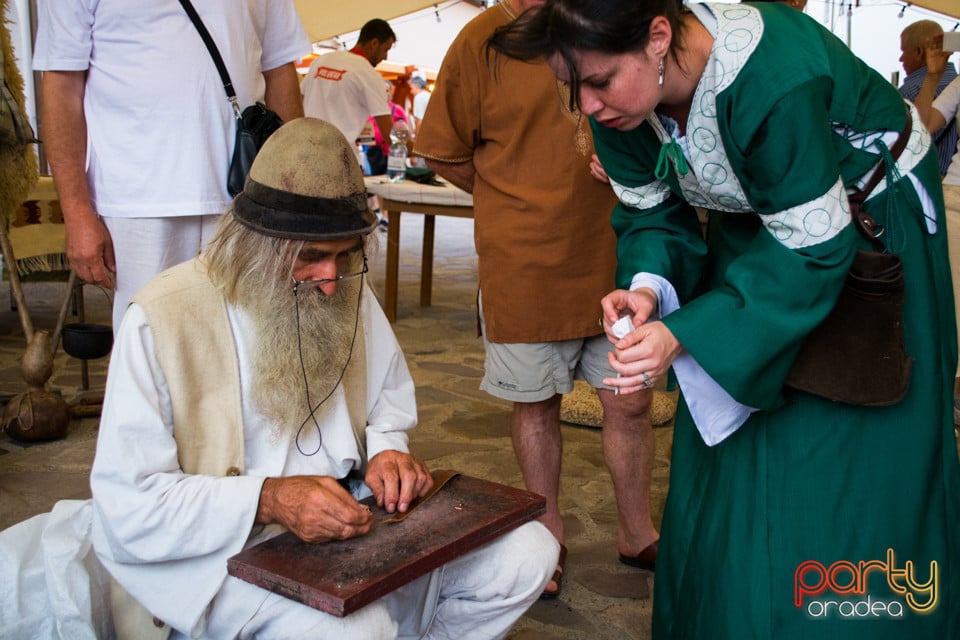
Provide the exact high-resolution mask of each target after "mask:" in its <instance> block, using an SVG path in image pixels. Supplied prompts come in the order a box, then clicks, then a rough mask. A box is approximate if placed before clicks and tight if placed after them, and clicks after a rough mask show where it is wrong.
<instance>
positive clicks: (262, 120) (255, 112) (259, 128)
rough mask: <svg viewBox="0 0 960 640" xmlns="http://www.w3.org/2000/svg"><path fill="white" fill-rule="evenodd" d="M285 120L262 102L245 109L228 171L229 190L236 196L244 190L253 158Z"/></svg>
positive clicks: (238, 124)
mask: <svg viewBox="0 0 960 640" xmlns="http://www.w3.org/2000/svg"><path fill="white" fill-rule="evenodd" d="M282 124H283V120H281V119H280V116H278V115H277V114H276V113H275V112H273V111H271V110H270V109H267V107H266V106H265V105H264V104H263V103H262V102H257V103H256V104H252V105H250V106H249V107H247V108H246V109H244V110H243V113H242V114H240V118H239V119H238V120H237V135H236V140H235V143H234V146H233V158H232V159H231V161H230V169H229V171H228V172H227V191H228V192H230V195H231V196H235V195H237V194H238V193H240V192H241V191H243V183H244V182H246V180H247V174H248V173H250V167H251V165H253V159H254V158H256V157H257V153H259V151H260V147H262V146H263V143H264V142H266V141H267V138H269V137H270V134H271V133H273V132H274V131H276V130H277V129H279V128H280V125H282Z"/></svg>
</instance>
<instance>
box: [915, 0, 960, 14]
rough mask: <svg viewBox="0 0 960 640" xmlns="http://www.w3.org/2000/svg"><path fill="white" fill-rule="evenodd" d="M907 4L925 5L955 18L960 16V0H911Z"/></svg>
mask: <svg viewBox="0 0 960 640" xmlns="http://www.w3.org/2000/svg"><path fill="white" fill-rule="evenodd" d="M907 4H912V5H914V6H916V7H923V8H924V9H929V10H930V11H936V12H937V13H942V14H944V15H946V16H951V17H953V18H960V0H910V2H908V3H907Z"/></svg>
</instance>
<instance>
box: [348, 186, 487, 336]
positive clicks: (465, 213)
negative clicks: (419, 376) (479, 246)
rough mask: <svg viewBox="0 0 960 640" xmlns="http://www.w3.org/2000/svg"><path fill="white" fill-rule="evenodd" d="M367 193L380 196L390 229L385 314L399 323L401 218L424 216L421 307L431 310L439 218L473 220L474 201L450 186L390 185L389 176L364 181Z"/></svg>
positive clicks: (388, 229) (381, 205)
mask: <svg viewBox="0 0 960 640" xmlns="http://www.w3.org/2000/svg"><path fill="white" fill-rule="evenodd" d="M364 182H365V183H366V186H367V191H368V192H370V193H371V194H372V195H376V196H379V198H380V209H381V211H383V213H384V215H386V216H387V217H388V218H389V221H390V224H389V225H388V226H387V275H386V291H385V294H384V295H385V300H384V304H383V311H384V313H386V315H387V319H388V320H390V322H396V320H397V286H398V282H397V281H398V279H399V275H400V215H401V213H422V214H423V216H424V220H423V254H422V257H421V263H420V306H423V307H429V306H430V298H431V296H432V285H433V239H434V228H435V224H436V216H451V217H454V218H473V197H472V196H471V195H470V194H469V193H467V192H466V191H463V190H462V189H458V188H457V187H455V186H453V185H452V184H449V183H446V182H445V183H444V185H443V186H441V187H437V186H433V185H426V184H420V183H418V182H413V181H411V180H405V181H403V182H389V181H388V180H387V179H386V177H385V176H367V177H365V178H364Z"/></svg>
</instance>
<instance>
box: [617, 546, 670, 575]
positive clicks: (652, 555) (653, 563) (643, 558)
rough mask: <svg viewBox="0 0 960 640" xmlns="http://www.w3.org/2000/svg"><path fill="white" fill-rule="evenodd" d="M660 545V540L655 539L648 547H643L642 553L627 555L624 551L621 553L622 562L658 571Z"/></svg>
mask: <svg viewBox="0 0 960 640" xmlns="http://www.w3.org/2000/svg"><path fill="white" fill-rule="evenodd" d="M659 546H660V541H659V540H654V541H653V542H651V543H650V544H649V545H648V546H647V547H645V548H644V549H643V551H641V552H640V553H638V554H637V555H635V556H625V555H623V554H622V553H621V554H620V562H622V563H623V564H626V565H629V566H631V567H636V568H638V569H646V570H647V571H656V570H657V548H658V547H659Z"/></svg>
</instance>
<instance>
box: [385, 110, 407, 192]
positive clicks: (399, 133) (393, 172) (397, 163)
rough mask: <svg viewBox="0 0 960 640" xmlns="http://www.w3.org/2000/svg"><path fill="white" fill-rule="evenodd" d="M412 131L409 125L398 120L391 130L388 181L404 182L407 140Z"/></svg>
mask: <svg viewBox="0 0 960 640" xmlns="http://www.w3.org/2000/svg"><path fill="white" fill-rule="evenodd" d="M409 139H410V130H409V129H407V123H406V122H404V121H403V120H397V121H396V122H394V123H393V128H392V129H391V130H390V153H389V154H388V155H387V179H388V180H390V182H403V181H404V179H405V178H406V173H407V140H409Z"/></svg>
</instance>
